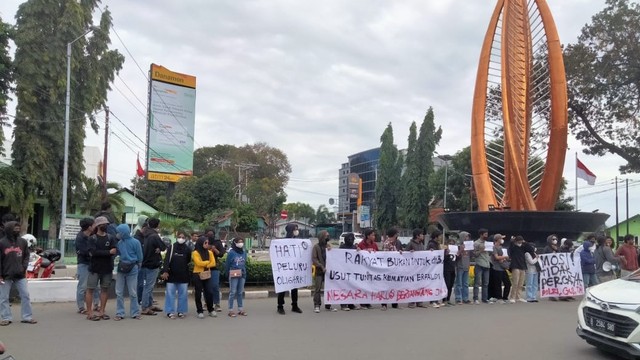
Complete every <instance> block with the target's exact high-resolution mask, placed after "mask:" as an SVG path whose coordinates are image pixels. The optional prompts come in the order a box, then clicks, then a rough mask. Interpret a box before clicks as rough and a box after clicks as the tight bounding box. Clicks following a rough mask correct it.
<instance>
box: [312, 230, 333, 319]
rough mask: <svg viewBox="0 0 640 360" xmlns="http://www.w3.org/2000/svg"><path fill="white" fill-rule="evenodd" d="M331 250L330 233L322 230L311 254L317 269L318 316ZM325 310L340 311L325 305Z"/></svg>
mask: <svg viewBox="0 0 640 360" xmlns="http://www.w3.org/2000/svg"><path fill="white" fill-rule="evenodd" d="M329 250H331V244H329V232H328V231H327V230H322V231H320V232H319V233H318V243H317V244H315V245H314V246H313V250H312V252H311V260H312V261H313V265H314V266H315V267H316V276H315V279H314V290H313V312H315V313H316V314H317V313H319V312H320V305H322V287H323V285H324V273H325V272H326V270H327V267H326V264H327V251H329ZM324 308H325V309H326V310H328V311H338V309H335V308H332V307H331V305H325V306H324Z"/></svg>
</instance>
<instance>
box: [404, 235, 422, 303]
mask: <svg viewBox="0 0 640 360" xmlns="http://www.w3.org/2000/svg"><path fill="white" fill-rule="evenodd" d="M405 250H406V251H411V252H413V251H424V250H425V247H424V231H422V229H414V230H413V236H412V237H411V241H409V243H408V244H407V247H406V249H405ZM408 306H409V308H410V309H413V308H415V307H419V308H424V307H425V306H424V304H423V303H421V302H415V303H413V302H411V303H409V305H408Z"/></svg>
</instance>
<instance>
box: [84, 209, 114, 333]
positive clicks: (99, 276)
mask: <svg viewBox="0 0 640 360" xmlns="http://www.w3.org/2000/svg"><path fill="white" fill-rule="evenodd" d="M94 225H95V228H96V233H95V234H94V235H92V236H91V237H90V238H89V255H90V256H91V261H90V264H89V277H88V278H87V292H86V294H85V303H86V309H87V319H89V320H92V321H98V320H100V319H103V320H109V315H106V314H105V313H104V312H105V308H106V307H107V299H108V296H109V286H111V280H112V278H113V257H114V256H115V255H116V252H117V249H116V239H115V238H114V237H113V236H111V235H109V234H108V233H107V226H108V225H109V220H108V219H107V218H106V217H104V216H98V217H97V218H96V221H95V223H94ZM98 285H100V288H101V290H102V291H101V293H100V310H99V312H98V314H93V309H92V308H91V301H92V299H93V290H94V289H95V288H97V287H98Z"/></svg>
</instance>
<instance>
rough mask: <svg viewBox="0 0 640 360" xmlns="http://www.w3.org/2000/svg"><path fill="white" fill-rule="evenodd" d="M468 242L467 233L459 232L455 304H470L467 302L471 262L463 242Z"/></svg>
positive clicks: (469, 301)
mask: <svg viewBox="0 0 640 360" xmlns="http://www.w3.org/2000/svg"><path fill="white" fill-rule="evenodd" d="M468 240H469V233H468V232H466V231H461V232H460V238H459V239H458V256H457V257H456V288H455V292H456V296H455V299H456V304H458V305H462V304H470V303H471V300H469V267H470V263H471V260H470V258H469V252H468V251H467V249H465V247H464V242H465V241H468Z"/></svg>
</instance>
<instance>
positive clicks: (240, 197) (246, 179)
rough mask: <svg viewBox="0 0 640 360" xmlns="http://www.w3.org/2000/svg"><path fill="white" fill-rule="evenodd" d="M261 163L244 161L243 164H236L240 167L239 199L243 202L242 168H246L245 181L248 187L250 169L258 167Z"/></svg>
mask: <svg viewBox="0 0 640 360" xmlns="http://www.w3.org/2000/svg"><path fill="white" fill-rule="evenodd" d="M259 166H260V165H258V164H247V163H243V164H238V165H236V167H237V168H238V186H237V188H238V192H237V194H238V201H240V202H242V180H243V178H242V170H244V183H245V188H247V187H248V186H249V169H253V168H257V167H259Z"/></svg>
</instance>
